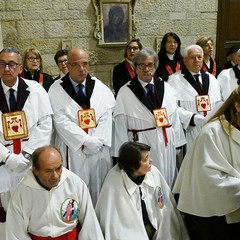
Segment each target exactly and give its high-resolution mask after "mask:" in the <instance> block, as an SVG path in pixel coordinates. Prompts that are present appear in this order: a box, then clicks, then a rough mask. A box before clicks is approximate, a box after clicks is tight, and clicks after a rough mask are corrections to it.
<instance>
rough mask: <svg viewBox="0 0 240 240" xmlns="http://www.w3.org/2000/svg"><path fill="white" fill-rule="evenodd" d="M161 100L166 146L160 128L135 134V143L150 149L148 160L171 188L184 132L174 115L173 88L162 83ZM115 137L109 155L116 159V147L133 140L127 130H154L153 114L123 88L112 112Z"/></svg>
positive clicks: (183, 139) (175, 110)
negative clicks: (166, 120) (162, 93)
mask: <svg viewBox="0 0 240 240" xmlns="http://www.w3.org/2000/svg"><path fill="white" fill-rule="evenodd" d="M164 88H165V89H164V97H163V102H162V107H165V108H166V109H167V114H168V120H169V125H172V126H171V127H168V128H166V133H167V138H168V145H167V147H166V146H165V142H164V135H163V130H162V128H156V129H154V130H149V131H143V132H139V133H138V138H139V140H138V141H139V142H142V143H145V144H148V145H149V146H151V150H150V157H151V158H152V159H153V165H154V166H156V167H157V168H158V169H159V170H160V172H161V173H162V175H163V176H164V178H165V180H166V181H167V183H168V184H169V186H170V187H171V186H172V184H173V182H174V179H175V176H176V148H177V147H179V146H182V145H184V144H185V143H186V140H185V136H184V132H183V129H182V126H181V123H180V120H179V116H178V113H177V102H176V96H175V94H176V93H175V91H174V89H173V88H172V87H171V86H170V85H169V84H168V83H166V82H164ZM114 126H115V128H114V129H115V138H114V146H113V155H114V156H115V157H117V156H118V150H119V148H120V146H121V145H122V144H123V143H124V142H126V141H133V134H132V132H128V129H137V130H141V129H146V128H152V127H156V123H155V118H154V115H153V114H152V112H151V111H150V110H148V108H147V107H146V106H145V105H144V104H143V103H142V102H141V101H140V100H139V99H138V98H137V97H136V95H135V94H134V93H133V92H132V91H131V90H130V89H129V87H128V86H127V85H124V86H123V87H122V88H121V89H120V91H119V92H118V96H117V100H116V107H115V109H114Z"/></svg>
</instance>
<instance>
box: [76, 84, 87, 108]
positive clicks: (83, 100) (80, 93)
mask: <svg viewBox="0 0 240 240" xmlns="http://www.w3.org/2000/svg"><path fill="white" fill-rule="evenodd" d="M83 88H84V86H83V84H78V92H77V95H78V97H79V99H80V102H81V106H82V108H84V107H86V105H87V98H86V96H85V94H84V92H83Z"/></svg>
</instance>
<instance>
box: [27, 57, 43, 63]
mask: <svg viewBox="0 0 240 240" xmlns="http://www.w3.org/2000/svg"><path fill="white" fill-rule="evenodd" d="M27 59H28V61H29V62H34V61H36V62H40V58H39V57H29V58H27Z"/></svg>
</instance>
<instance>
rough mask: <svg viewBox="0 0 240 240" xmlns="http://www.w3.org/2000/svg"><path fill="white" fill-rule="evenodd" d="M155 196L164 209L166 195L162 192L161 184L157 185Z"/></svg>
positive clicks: (160, 206)
mask: <svg viewBox="0 0 240 240" xmlns="http://www.w3.org/2000/svg"><path fill="white" fill-rule="evenodd" d="M155 197H156V200H157V203H158V206H159V208H161V209H162V208H163V207H164V196H163V193H162V189H161V187H159V186H157V187H156V189H155Z"/></svg>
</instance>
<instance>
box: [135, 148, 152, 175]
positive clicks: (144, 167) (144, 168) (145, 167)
mask: <svg viewBox="0 0 240 240" xmlns="http://www.w3.org/2000/svg"><path fill="white" fill-rule="evenodd" d="M151 166H152V159H151V158H150V156H149V152H148V151H143V152H142V153H141V160H140V167H139V168H138V169H137V170H135V171H134V172H133V176H135V177H139V176H143V175H145V174H146V173H147V172H149V171H150V170H151Z"/></svg>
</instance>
